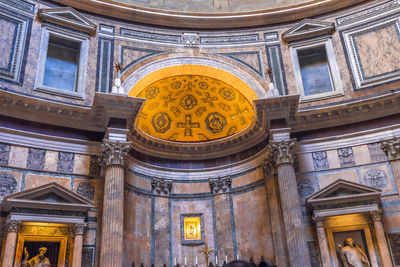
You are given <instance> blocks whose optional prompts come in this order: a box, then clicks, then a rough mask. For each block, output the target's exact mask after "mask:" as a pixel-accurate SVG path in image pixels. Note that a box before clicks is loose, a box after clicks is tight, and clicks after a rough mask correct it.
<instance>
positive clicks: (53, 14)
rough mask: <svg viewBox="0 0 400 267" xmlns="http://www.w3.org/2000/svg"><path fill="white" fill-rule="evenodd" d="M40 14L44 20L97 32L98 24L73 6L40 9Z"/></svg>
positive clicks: (84, 30) (92, 32)
mask: <svg viewBox="0 0 400 267" xmlns="http://www.w3.org/2000/svg"><path fill="white" fill-rule="evenodd" d="M38 16H39V18H40V19H41V20H42V21H44V22H50V23H54V24H57V25H60V26H63V27H67V28H71V29H74V30H77V31H81V32H85V33H88V34H90V35H94V34H95V33H96V28H97V26H96V25H95V24H94V23H92V22H91V21H89V20H88V19H87V18H85V17H84V16H82V15H81V14H80V13H79V12H78V11H76V10H75V9H73V8H71V7H62V8H51V9H39V11H38Z"/></svg>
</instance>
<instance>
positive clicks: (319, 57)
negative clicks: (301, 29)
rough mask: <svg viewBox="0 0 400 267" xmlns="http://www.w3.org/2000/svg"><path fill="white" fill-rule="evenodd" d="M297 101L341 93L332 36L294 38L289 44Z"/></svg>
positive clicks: (312, 99) (334, 95)
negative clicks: (290, 44)
mask: <svg viewBox="0 0 400 267" xmlns="http://www.w3.org/2000/svg"><path fill="white" fill-rule="evenodd" d="M290 54H291V57H292V60H293V70H294V75H295V78H296V85H297V88H298V90H299V93H300V101H302V102H304V101H314V100H320V99H326V98H330V97H337V96H342V95H343V87H342V82H341V79H340V74H339V68H338V66H337V63H336V57H335V52H334V50H333V45H332V40H331V39H330V38H329V37H324V38H321V39H315V40H312V41H310V40H306V41H304V42H296V43H294V44H293V45H292V46H291V47H290Z"/></svg>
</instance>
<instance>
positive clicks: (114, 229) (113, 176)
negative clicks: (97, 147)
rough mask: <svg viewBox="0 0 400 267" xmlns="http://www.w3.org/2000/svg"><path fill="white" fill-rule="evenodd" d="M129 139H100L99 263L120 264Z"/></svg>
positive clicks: (105, 266)
mask: <svg viewBox="0 0 400 267" xmlns="http://www.w3.org/2000/svg"><path fill="white" fill-rule="evenodd" d="M129 147H130V142H121V141H110V140H104V141H103V151H102V160H103V165H104V168H105V178H104V196H103V215H102V227H101V228H102V229H101V247H100V266H101V267H102V266H104V267H122V255H123V231H124V229H123V214H124V173H125V160H126V156H127V154H128V151H129Z"/></svg>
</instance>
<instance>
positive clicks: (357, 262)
mask: <svg viewBox="0 0 400 267" xmlns="http://www.w3.org/2000/svg"><path fill="white" fill-rule="evenodd" d="M338 247H339V253H340V255H341V258H342V261H344V264H345V266H348V267H369V266H370V264H369V261H368V257H367V255H366V254H365V252H364V251H363V250H362V248H361V247H360V246H358V245H356V244H355V243H354V240H353V238H350V237H349V238H346V241H345V244H344V246H342V245H340V244H339V245H338Z"/></svg>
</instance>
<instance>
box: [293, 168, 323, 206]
mask: <svg viewBox="0 0 400 267" xmlns="http://www.w3.org/2000/svg"><path fill="white" fill-rule="evenodd" d="M297 190H298V191H299V195H300V199H301V202H302V203H303V204H304V203H305V199H306V198H307V197H308V196H309V195H311V194H313V193H314V192H316V191H318V190H319V185H318V182H317V179H316V177H315V175H314V174H303V175H300V176H298V178H297Z"/></svg>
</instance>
